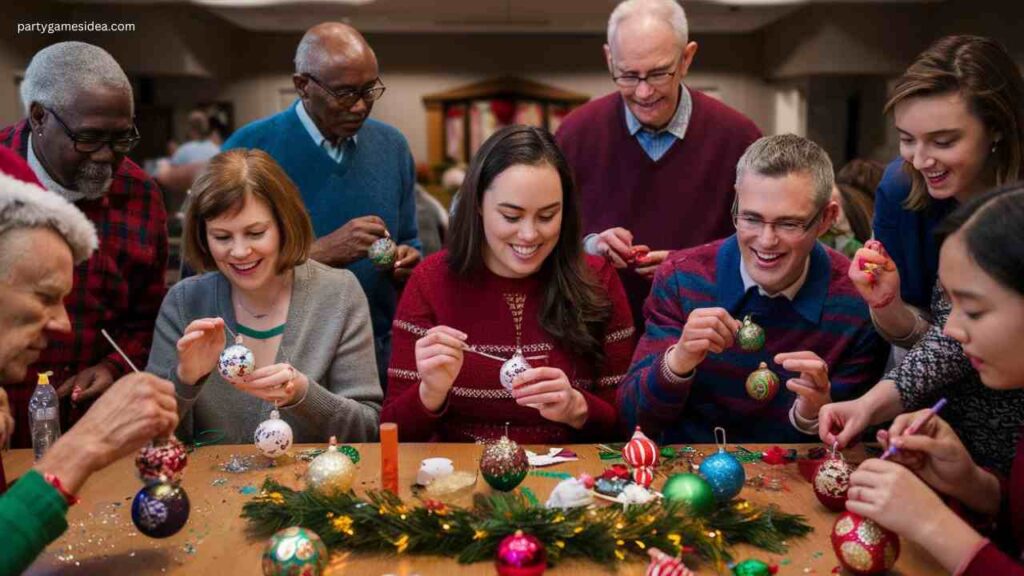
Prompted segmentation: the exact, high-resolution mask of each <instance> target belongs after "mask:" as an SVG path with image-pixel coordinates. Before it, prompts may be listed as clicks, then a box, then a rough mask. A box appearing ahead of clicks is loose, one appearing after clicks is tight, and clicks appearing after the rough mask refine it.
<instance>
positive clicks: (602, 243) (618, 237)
mask: <svg viewBox="0 0 1024 576" xmlns="http://www.w3.org/2000/svg"><path fill="white" fill-rule="evenodd" d="M632 248H633V233H632V232H630V231H629V230H626V229H625V228H609V229H607V230H605V231H604V232H601V233H600V234H598V235H597V253H598V254H601V255H603V256H604V257H605V258H607V259H608V260H609V261H610V262H611V263H612V266H615V267H616V268H626V267H627V266H629V262H630V260H631V259H632V258H633V251H632Z"/></svg>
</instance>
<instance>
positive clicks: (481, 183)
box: [448, 126, 611, 364]
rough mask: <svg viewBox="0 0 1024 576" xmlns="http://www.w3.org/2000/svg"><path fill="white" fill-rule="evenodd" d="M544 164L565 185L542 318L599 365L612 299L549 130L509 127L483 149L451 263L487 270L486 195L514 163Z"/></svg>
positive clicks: (544, 271) (474, 165)
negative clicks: (587, 249)
mask: <svg viewBox="0 0 1024 576" xmlns="http://www.w3.org/2000/svg"><path fill="white" fill-rule="evenodd" d="M543 164H547V165H549V166H551V167H552V168H554V169H555V170H556V171H557V172H558V178H559V180H561V183H562V228H561V231H560V232H559V234H558V242H557V243H556V244H555V248H554V250H553V251H552V252H551V254H550V255H549V256H548V257H547V259H545V260H544V264H543V265H542V266H541V269H540V270H539V271H538V272H537V273H538V274H540V275H541V276H542V279H543V281H544V282H543V283H544V295H543V297H542V301H541V305H540V313H539V317H538V320H539V321H540V325H541V327H542V328H544V330H545V331H547V332H548V334H550V335H551V336H552V337H554V339H555V340H556V341H557V342H559V343H560V344H561V345H563V346H565V347H566V348H567V349H568V350H569V351H571V352H573V353H574V354H578V355H581V356H583V357H584V358H585V359H586V360H588V361H589V362H590V363H592V364H596V363H599V362H600V361H602V360H603V359H604V358H603V354H602V350H603V349H602V343H603V340H604V329H605V325H606V324H607V322H608V320H609V318H610V317H611V301H610V300H609V298H608V295H607V293H606V291H605V289H604V287H603V286H601V285H600V283H599V282H598V281H597V278H596V277H595V276H594V274H593V273H592V272H591V270H590V268H589V267H588V266H587V263H586V261H585V260H584V256H583V248H582V245H581V239H580V228H581V224H580V209H579V198H578V197H577V195H576V188H575V186H574V185H573V179H572V171H571V170H570V169H569V164H568V163H567V162H566V161H565V157H564V156H562V153H561V151H559V150H558V146H557V145H556V144H555V140H554V138H552V137H551V134H549V133H548V132H547V131H545V130H542V129H539V128H533V127H530V126H508V127H506V128H502V129H501V130H499V131H497V132H495V133H494V134H493V135H492V136H491V137H490V138H488V139H487V141H486V142H484V144H483V146H481V147H480V150H479V151H478V152H477V153H476V155H475V156H474V157H473V161H472V162H471V163H470V165H469V172H468V174H467V175H466V180H465V181H464V182H463V183H462V187H461V188H459V202H458V205H457V206H456V208H455V215H454V216H453V217H452V225H451V229H450V232H451V237H450V238H449V240H448V266H449V267H450V268H451V270H452V271H453V272H454V273H456V274H458V275H461V276H465V275H468V274H471V273H473V272H475V271H477V270H480V269H482V268H483V266H484V261H483V245H484V243H485V242H486V241H487V240H486V239H485V237H484V223H483V217H482V215H481V207H482V205H483V196H484V193H485V192H486V191H487V189H488V188H490V187H491V183H492V182H494V179H495V178H497V177H498V175H499V174H501V173H502V172H504V171H505V170H508V169H509V168H511V167H513V166H519V165H526V166H538V165H543Z"/></svg>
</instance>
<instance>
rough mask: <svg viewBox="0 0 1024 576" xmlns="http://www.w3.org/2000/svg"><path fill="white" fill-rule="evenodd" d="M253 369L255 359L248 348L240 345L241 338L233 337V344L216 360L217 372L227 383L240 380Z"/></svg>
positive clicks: (254, 367)
mask: <svg viewBox="0 0 1024 576" xmlns="http://www.w3.org/2000/svg"><path fill="white" fill-rule="evenodd" d="M255 369H256V357H255V356H253V354H252V350H249V347H248V346H246V345H245V344H242V337H241V336H235V343H234V344H232V345H231V346H228V347H227V348H225V349H224V351H223V352H221V353H220V358H219V359H218V360H217V371H218V372H220V375H221V376H222V377H223V378H224V379H225V380H227V381H228V382H235V381H237V380H241V379H242V377H243V376H245V375H247V374H252V372H253V370H255Z"/></svg>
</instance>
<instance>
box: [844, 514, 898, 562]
mask: <svg viewBox="0 0 1024 576" xmlns="http://www.w3.org/2000/svg"><path fill="white" fill-rule="evenodd" d="M832 549H833V550H834V551H835V554H836V558H837V559H838V560H839V563H840V564H842V565H843V567H844V568H846V569H847V570H849V571H850V572H852V573H854V574H857V575H858V576H872V575H874V574H881V573H883V572H885V571H887V570H889V569H890V568H892V567H893V565H894V564H896V559H897V558H899V555H900V538H899V536H897V535H896V533H895V532H892V531H890V530H886V529H885V528H883V527H881V526H880V525H878V524H877V523H876V522H874V521H872V520H869V519H867V518H864V517H862V516H858V515H857V514H854V513H853V512H843V513H842V514H840V515H839V518H838V519H836V523H835V524H834V525H833V526H832Z"/></svg>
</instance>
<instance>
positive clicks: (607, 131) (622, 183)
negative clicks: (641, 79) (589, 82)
mask: <svg viewBox="0 0 1024 576" xmlns="http://www.w3.org/2000/svg"><path fill="white" fill-rule="evenodd" d="M687 89H688V88H687ZM688 90H689V89H688ZM690 95H691V96H692V99H693V109H692V112H691V114H690V123H689V125H688V126H687V128H686V136H685V137H684V138H683V139H682V140H681V141H677V142H676V143H675V144H673V145H672V147H671V148H669V149H668V151H667V152H665V155H664V156H662V157H661V158H660V159H658V161H657V162H655V161H654V160H651V158H650V157H649V156H647V154H646V153H645V152H644V150H643V148H641V147H640V143H639V142H637V140H636V138H635V137H634V136H631V135H630V134H629V129H628V128H627V126H626V113H625V111H624V110H623V107H624V104H623V101H622V97H621V96H620V95H619V94H618V93H617V92H616V93H613V94H609V95H607V96H604V97H602V98H598V99H596V100H592V101H590V102H588V103H587V104H584V105H583V106H581V107H580V108H578V109H577V110H575V111H573V113H572V114H570V115H569V116H568V117H567V118H566V119H565V121H564V122H563V123H562V125H561V127H560V128H559V129H558V134H557V135H556V138H557V140H558V145H559V146H560V147H561V149H562V152H563V153H564V154H565V157H566V158H567V159H568V161H569V164H570V165H571V166H572V169H573V174H574V176H575V179H576V186H577V188H578V189H579V191H580V196H581V199H582V203H581V206H582V212H583V230H584V232H585V233H588V234H589V233H592V232H601V231H603V230H607V229H608V228H614V227H616V226H621V227H623V228H625V229H627V230H629V231H630V232H632V233H633V242H634V243H635V244H646V245H648V246H650V247H651V249H652V250H678V249H681V248H690V247H692V246H699V245H701V244H704V243H706V242H710V241H712V240H717V239H719V238H725V237H726V236H729V235H730V234H732V233H733V232H734V230H733V226H732V217H731V215H730V214H731V212H730V211H731V209H732V200H733V196H734V195H735V190H734V185H735V180H736V162H737V161H739V159H740V156H742V155H743V152H744V151H745V150H746V149H747V147H748V146H750V144H751V143H752V142H753V141H754V140H757V139H758V138H760V137H761V131H760V130H758V128H757V126H756V125H754V123H753V122H751V121H750V119H749V118H747V117H746V116H744V115H743V114H740V113H739V112H737V111H736V110H733V109H732V108H730V107H728V106H726V105H725V104H723V103H721V102H719V101H718V100H715V99H714V98H711V97H710V96H707V95H705V94H703V93H701V92H698V91H696V90H690ZM621 277H622V283H623V286H624V287H625V288H626V294H627V296H628V297H629V302H630V305H631V307H632V310H633V316H634V318H635V319H636V320H637V322H642V321H643V314H642V306H643V301H644V299H645V298H646V297H647V294H648V293H649V292H650V290H651V283H650V282H649V281H648V280H646V279H644V278H643V277H641V276H639V275H637V274H636V273H635V272H633V271H631V270H628V269H627V270H624V271H622V272H621ZM641 326H642V325H641Z"/></svg>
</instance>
